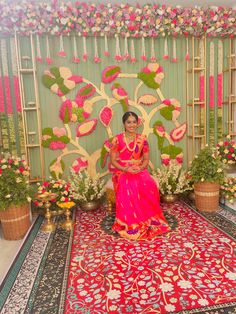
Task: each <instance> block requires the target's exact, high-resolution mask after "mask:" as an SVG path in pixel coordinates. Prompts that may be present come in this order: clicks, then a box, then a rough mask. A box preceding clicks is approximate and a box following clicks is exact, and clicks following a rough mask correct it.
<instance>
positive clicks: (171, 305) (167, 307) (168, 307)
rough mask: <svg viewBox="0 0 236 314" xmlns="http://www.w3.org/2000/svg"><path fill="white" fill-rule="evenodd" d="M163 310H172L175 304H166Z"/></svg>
mask: <svg viewBox="0 0 236 314" xmlns="http://www.w3.org/2000/svg"><path fill="white" fill-rule="evenodd" d="M165 310H166V311H167V312H174V311H175V306H174V305H173V304H166V306H165Z"/></svg>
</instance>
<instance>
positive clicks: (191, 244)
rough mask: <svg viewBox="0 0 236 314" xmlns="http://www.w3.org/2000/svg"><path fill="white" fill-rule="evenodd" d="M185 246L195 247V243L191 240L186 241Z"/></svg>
mask: <svg viewBox="0 0 236 314" xmlns="http://www.w3.org/2000/svg"><path fill="white" fill-rule="evenodd" d="M184 247H189V248H193V247H194V244H193V243H191V242H186V243H184Z"/></svg>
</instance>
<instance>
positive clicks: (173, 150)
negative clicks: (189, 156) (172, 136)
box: [161, 145, 183, 159]
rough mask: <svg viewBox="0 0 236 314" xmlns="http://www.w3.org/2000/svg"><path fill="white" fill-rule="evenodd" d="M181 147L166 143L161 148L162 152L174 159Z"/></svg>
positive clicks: (179, 152) (180, 151)
mask: <svg viewBox="0 0 236 314" xmlns="http://www.w3.org/2000/svg"><path fill="white" fill-rule="evenodd" d="M182 151H183V150H182V148H180V147H176V146H174V145H168V146H166V147H164V148H163V149H162V150H161V153H162V154H167V155H169V156H170V158H171V159H175V158H176V156H177V155H179V154H181V153H182Z"/></svg>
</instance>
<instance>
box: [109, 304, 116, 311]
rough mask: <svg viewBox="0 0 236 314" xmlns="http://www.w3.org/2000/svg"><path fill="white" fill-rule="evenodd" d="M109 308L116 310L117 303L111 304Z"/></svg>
mask: <svg viewBox="0 0 236 314" xmlns="http://www.w3.org/2000/svg"><path fill="white" fill-rule="evenodd" d="M109 309H110V310H111V311H115V310H116V309H117V306H116V305H111V306H110V307H109Z"/></svg>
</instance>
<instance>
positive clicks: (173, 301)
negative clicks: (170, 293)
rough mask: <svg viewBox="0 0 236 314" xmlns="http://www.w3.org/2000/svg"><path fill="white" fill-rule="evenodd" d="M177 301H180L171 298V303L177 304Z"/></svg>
mask: <svg viewBox="0 0 236 314" xmlns="http://www.w3.org/2000/svg"><path fill="white" fill-rule="evenodd" d="M177 301H178V300H177V299H176V298H171V299H170V302H171V303H176V302H177Z"/></svg>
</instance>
